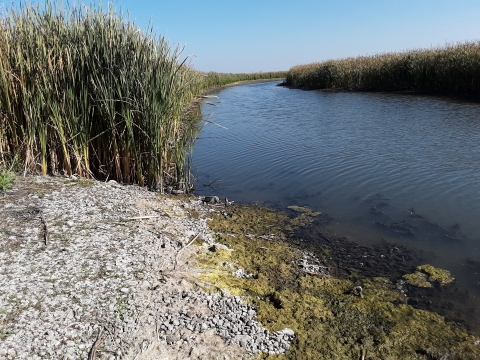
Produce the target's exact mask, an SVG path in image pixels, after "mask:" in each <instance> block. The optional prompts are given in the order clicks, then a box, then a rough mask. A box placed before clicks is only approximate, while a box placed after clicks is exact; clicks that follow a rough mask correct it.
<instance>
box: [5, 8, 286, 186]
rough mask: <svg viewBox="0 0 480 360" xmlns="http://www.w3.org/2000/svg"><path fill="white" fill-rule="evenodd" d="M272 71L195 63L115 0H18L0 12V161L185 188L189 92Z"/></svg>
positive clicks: (193, 119)
mask: <svg viewBox="0 0 480 360" xmlns="http://www.w3.org/2000/svg"><path fill="white" fill-rule="evenodd" d="M285 74H286V72H283V76H284V75H285ZM278 75H279V73H259V74H220V73H202V72H199V71H196V70H195V69H193V68H192V67H191V66H190V65H189V63H188V58H187V59H185V58H182V57H181V49H180V48H178V47H172V46H170V45H169V43H168V42H167V41H166V40H165V39H164V38H163V37H159V36H155V35H154V34H153V33H152V31H151V30H148V31H147V32H146V33H145V32H142V31H140V29H139V28H138V27H137V26H136V25H135V23H134V22H132V21H130V19H129V18H126V17H125V16H124V15H123V14H121V13H118V12H116V11H115V9H114V8H113V7H109V9H108V10H107V11H106V12H104V11H103V10H102V9H101V7H99V6H96V5H93V6H86V5H82V6H80V7H75V6H73V7H64V6H62V5H58V4H57V3H56V2H55V1H50V2H47V4H46V5H45V6H44V7H39V6H38V5H37V6H34V5H25V4H22V5H20V8H19V9H18V10H15V9H7V10H6V12H4V14H3V15H0V167H1V165H2V164H3V165H5V164H6V163H8V162H10V163H11V162H12V161H13V160H15V162H16V163H17V164H21V167H22V170H23V172H24V173H41V174H47V173H53V174H59V173H60V174H66V175H72V174H76V175H79V176H81V177H95V178H98V179H115V180H117V181H120V182H122V183H138V184H140V185H148V186H149V187H150V188H154V189H155V188H158V189H163V188H164V187H165V186H170V185H171V186H175V187H176V188H177V189H182V190H186V191H188V190H189V187H190V184H189V183H190V174H189V160H190V159H189V154H190V151H191V149H192V146H193V141H194V139H195V137H196V134H197V132H198V131H199V126H198V119H199V118H200V115H201V114H200V109H199V107H198V106H196V107H195V106H194V105H192V104H195V101H194V100H195V98H196V97H197V96H198V95H200V93H201V91H202V90H204V89H206V88H209V87H214V86H221V85H225V84H227V83H230V82H237V81H241V80H253V79H261V78H272V77H274V76H278Z"/></svg>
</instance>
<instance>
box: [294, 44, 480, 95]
mask: <svg viewBox="0 0 480 360" xmlns="http://www.w3.org/2000/svg"><path fill="white" fill-rule="evenodd" d="M286 85H289V86H293V87H301V88H307V89H325V88H344V89H351V90H415V91H431V92H455V93H479V92H480V42H467V43H462V44H456V45H447V46H445V47H441V48H435V49H430V50H413V51H407V52H402V53H389V54H379V55H375V56H368V57H367V56H362V57H357V58H347V59H341V60H329V61H325V62H322V63H315V64H308V65H300V66H295V67H293V68H291V69H290V71H289V72H288V74H287V77H286Z"/></svg>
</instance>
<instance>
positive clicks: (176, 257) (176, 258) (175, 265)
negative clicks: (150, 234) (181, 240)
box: [173, 232, 202, 270]
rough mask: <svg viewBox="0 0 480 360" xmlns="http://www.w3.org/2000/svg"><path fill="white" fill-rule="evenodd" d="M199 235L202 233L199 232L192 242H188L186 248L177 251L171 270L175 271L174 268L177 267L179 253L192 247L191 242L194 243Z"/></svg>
mask: <svg viewBox="0 0 480 360" xmlns="http://www.w3.org/2000/svg"><path fill="white" fill-rule="evenodd" d="M201 233H202V232H199V233H198V234H197V235H195V237H194V238H193V240H192V241H190V242H189V243H188V244H187V246H185V247H183V248H181V249H180V250H179V251H178V253H177V256H175V264H174V265H173V270H175V268H176V267H177V260H178V256H179V255H180V253H181V252H182V251H183V250H184V249H186V248H187V247H189V246H190V245H192V244H193V242H194V241H195V240H197V238H198V237H199V235H200V234H201Z"/></svg>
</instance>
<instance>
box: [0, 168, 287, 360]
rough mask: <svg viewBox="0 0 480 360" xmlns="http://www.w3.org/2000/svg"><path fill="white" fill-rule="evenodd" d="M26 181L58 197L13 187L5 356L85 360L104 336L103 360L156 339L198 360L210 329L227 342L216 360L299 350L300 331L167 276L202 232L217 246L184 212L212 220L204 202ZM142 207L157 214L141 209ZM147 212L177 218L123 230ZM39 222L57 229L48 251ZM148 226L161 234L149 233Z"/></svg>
mask: <svg viewBox="0 0 480 360" xmlns="http://www.w3.org/2000/svg"><path fill="white" fill-rule="evenodd" d="M28 179H33V180H34V181H35V182H36V183H38V184H40V185H42V184H44V185H45V186H46V188H47V189H53V190H52V191H51V193H50V194H47V195H50V196H44V197H38V198H36V199H33V198H31V197H28V196H25V195H23V196H22V195H18V196H16V194H15V190H11V191H7V194H6V199H7V201H2V202H0V214H2V221H1V222H0V232H3V233H6V232H8V234H10V235H9V238H8V243H4V244H2V245H0V246H1V247H0V305H1V312H0V333H4V334H7V336H6V337H3V338H1V340H0V358H2V359H4V358H5V359H35V360H36V359H44V358H71V359H74V358H75V359H77V358H83V359H85V358H87V357H88V351H89V349H90V348H91V346H92V345H93V343H94V342H95V340H96V339H97V337H98V334H99V332H100V329H103V328H106V329H108V331H109V332H108V334H109V336H107V337H106V338H105V341H104V343H103V345H102V346H103V347H104V348H105V349H106V350H108V351H110V352H109V353H108V354H115V355H107V353H104V355H105V356H107V357H106V358H112V359H120V358H130V355H132V354H133V355H132V356H131V357H132V358H134V357H135V356H136V354H138V353H140V352H142V351H143V350H142V349H143V348H144V347H145V343H144V340H145V339H146V338H147V339H148V338H152V332H153V334H155V332H156V331H158V337H157V336H156V335H155V336H154V337H155V339H157V340H156V341H158V344H157V345H156V346H157V347H158V348H162V347H164V349H165V351H172V352H171V354H176V355H175V356H177V357H178V356H179V357H180V358H189V356H190V355H189V353H190V352H191V351H190V349H191V348H195V349H196V351H195V353H197V352H198V351H200V346H201V345H200V342H201V339H202V338H201V337H202V334H204V333H207V332H210V331H211V332H212V333H213V334H215V335H216V336H218V339H223V342H224V345H222V346H224V347H221V348H220V347H218V352H219V353H218V354H216V355H213V354H212V358H213V357H217V356H222V357H223V356H225V357H228V356H230V355H229V353H228V354H227V353H226V352H225V349H228V346H229V345H228V344H234V345H238V346H241V347H242V351H244V352H245V353H246V354H256V353H259V352H266V353H276V354H282V353H284V352H285V351H286V350H287V349H288V348H289V347H290V342H291V341H292V340H293V339H294V337H295V334H294V332H293V331H292V330H291V329H288V328H286V329H284V330H281V331H277V332H274V333H270V332H269V331H268V330H266V329H265V328H263V326H262V324H261V323H260V322H258V321H256V320H255V318H256V311H255V309H254V308H253V307H252V306H250V305H248V304H247V303H246V302H245V301H244V299H242V298H240V297H238V296H236V297H231V296H227V295H226V294H207V293H204V292H202V291H200V290H198V289H197V290H192V289H193V288H194V287H193V286H192V284H191V283H189V282H187V281H186V280H185V279H182V278H178V279H177V280H176V282H174V281H173V280H172V279H173V278H175V276H176V274H175V273H171V274H169V276H165V275H164V273H163V272H164V271H166V270H169V271H171V270H172V269H173V264H174V261H175V258H176V256H177V251H178V249H180V248H183V247H184V246H185V245H186V243H187V241H189V239H190V237H191V236H192V235H193V234H198V233H202V234H203V235H202V237H203V239H204V240H205V241H206V242H207V243H208V244H210V245H209V246H211V245H213V244H214V240H213V238H212V237H211V236H210V235H209V229H208V227H207V225H206V221H207V220H206V219H203V218H198V219H193V218H190V217H188V213H187V212H186V211H185V210H184V207H189V206H190V207H191V208H193V209H196V210H198V211H204V212H208V211H209V209H208V205H203V204H202V202H201V200H197V201H195V200H193V201H191V202H182V201H181V200H171V199H169V198H167V197H159V196H158V195H156V194H153V193H150V192H148V191H146V190H144V189H142V188H140V187H136V186H121V185H119V184H117V183H116V182H114V181H109V182H108V183H106V184H105V183H100V182H97V183H94V184H93V185H91V186H87V187H81V188H78V187H77V185H76V184H74V185H73V186H66V185H69V182H68V179H67V182H64V180H63V179H60V178H55V177H31V178H27V180H28ZM27 183H28V181H27ZM18 186H20V185H18ZM27 188H28V184H27ZM54 189H57V190H58V191H54ZM46 192H48V191H46ZM10 200H11V201H10ZM140 201H142V202H143V203H145V204H152V205H151V207H150V208H149V207H148V206H145V207H144V208H139V207H138V206H137V205H135V204H137V203H139V202H140ZM29 209H30V210H31V209H34V210H35V209H37V210H38V211H39V212H38V213H37V212H36V211H33V212H32V211H30V210H29ZM149 209H157V210H160V213H162V212H168V213H169V214H175V216H169V217H167V216H162V217H160V218H155V219H153V220H145V221H136V222H128V223H125V222H123V221H122V219H126V218H132V217H138V216H144V215H147V216H149V215H157V214H158V212H155V211H153V210H149ZM210 210H211V209H210ZM39 213H41V214H42V215H43V217H44V219H45V221H46V223H47V224H48V231H49V235H50V236H49V242H48V244H47V246H45V243H44V242H43V236H44V234H43V226H42V223H41V221H40V217H39V216H37V215H35V214H39ZM31 214H34V215H31ZM145 223H148V224H152V225H151V227H150V228H148V227H145V226H140V225H142V224H145ZM65 225H67V226H65ZM150 229H152V230H150ZM172 234H176V235H175V236H174V235H172ZM5 244H7V245H5ZM179 244H181V246H179ZM162 245H164V246H162ZM189 249H190V247H189ZM245 275H246V276H249V275H250V274H245ZM245 275H243V274H242V276H245ZM252 275H253V274H252ZM149 331H151V332H150V333H149ZM182 334H183V335H182ZM212 341H216V340H212ZM178 346H182V348H177V347H178ZM147 348H148V344H147ZM152 348H154V347H153V346H152ZM216 348H217V347H216V346H214V345H210V347H208V349H211V350H210V351H215V349H216ZM169 349H170V350H169ZM181 349H184V350H181ZM232 349H233V347H232ZM235 349H237V348H235ZM182 351H184V352H183V353H182ZM232 351H238V350H232ZM232 354H234V355H232V356H231V358H237V357H236V355H235V354H237V353H235V352H232ZM192 356H193V355H192Z"/></svg>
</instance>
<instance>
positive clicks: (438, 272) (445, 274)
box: [417, 264, 454, 285]
mask: <svg viewBox="0 0 480 360" xmlns="http://www.w3.org/2000/svg"><path fill="white" fill-rule="evenodd" d="M417 270H418V271H423V272H424V273H426V274H428V276H429V280H430V281H438V282H439V283H440V285H446V284H450V283H451V282H453V280H454V278H453V276H452V274H450V271H448V270H443V269H439V268H436V267H433V266H432V265H428V264H426V265H421V266H419V267H417Z"/></svg>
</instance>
